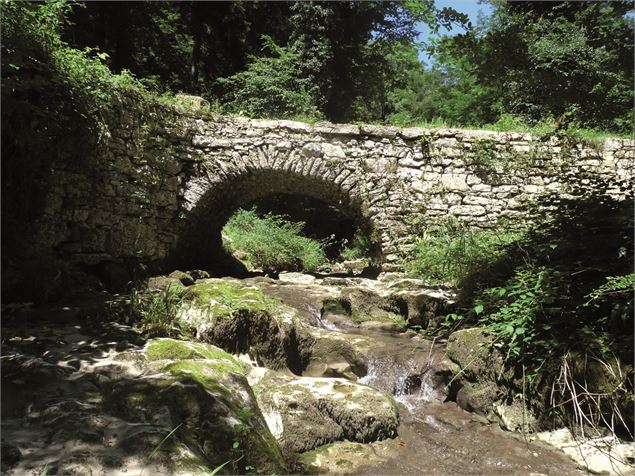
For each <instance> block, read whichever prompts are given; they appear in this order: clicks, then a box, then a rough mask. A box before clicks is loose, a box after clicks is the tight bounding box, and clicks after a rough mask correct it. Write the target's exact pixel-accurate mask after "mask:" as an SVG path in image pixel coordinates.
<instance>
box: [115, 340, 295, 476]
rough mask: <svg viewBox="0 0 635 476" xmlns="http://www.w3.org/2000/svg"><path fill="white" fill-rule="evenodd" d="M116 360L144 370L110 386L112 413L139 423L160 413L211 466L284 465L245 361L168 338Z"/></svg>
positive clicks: (269, 467)
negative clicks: (137, 376) (254, 391)
mask: <svg viewBox="0 0 635 476" xmlns="http://www.w3.org/2000/svg"><path fill="white" fill-rule="evenodd" d="M121 357H122V358H125V359H132V360H133V361H134V362H135V365H137V366H141V367H143V368H144V373H143V374H142V375H141V376H140V378H137V379H134V380H124V381H119V382H115V383H114V384H113V386H112V388H111V390H110V391H109V392H108V394H107V397H106V407H107V408H108V409H109V410H111V411H112V412H113V413H114V414H116V415H118V416H120V417H122V418H125V419H126V420H130V421H134V422H138V423H139V424H142V425H143V424H151V423H152V422H154V421H156V419H157V418H159V417H160V416H161V415H164V416H165V417H166V418H169V420H170V421H171V423H172V425H174V428H176V433H175V434H176V435H177V437H178V439H179V440H181V441H184V442H187V444H188V445H189V446H190V447H191V448H192V449H193V450H194V451H195V453H199V454H201V455H203V457H204V458H205V460H206V461H208V462H209V463H210V464H211V465H212V467H214V466H218V465H221V464H223V463H225V462H227V461H230V462H233V463H231V464H230V466H234V467H232V468H228V469H229V470H233V471H238V472H241V471H244V470H245V468H250V467H251V468H256V469H257V470H258V471H261V472H266V473H272V472H282V471H285V470H286V469H287V467H286V463H285V460H284V458H283V456H282V454H281V452H280V449H279V448H278V445H277V443H276V441H275V439H274V438H273V436H272V435H271V433H270V432H269V429H268V427H267V424H266V423H265V420H264V418H263V416H262V414H261V412H260V409H259V407H258V403H257V402H256V399H255V396H254V394H253V392H252V390H251V387H250V386H249V383H248V382H247V379H246V377H245V373H246V371H247V370H248V368H249V366H248V365H247V364H245V363H243V362H241V361H239V360H238V359H236V358H235V357H233V356H231V355H230V354H228V353H226V352H224V351H222V350H221V349H219V348H217V347H214V346H211V345H206V344H201V343H192V342H185V341H177V340H173V339H156V340H153V341H150V342H149V343H148V344H147V346H146V348H145V349H144V350H143V351H140V352H139V351H137V352H130V353H127V354H123V355H122V356H121ZM144 443H145V442H144V440H143V438H138V439H137V440H135V441H134V444H135V445H139V446H143V444H144Z"/></svg>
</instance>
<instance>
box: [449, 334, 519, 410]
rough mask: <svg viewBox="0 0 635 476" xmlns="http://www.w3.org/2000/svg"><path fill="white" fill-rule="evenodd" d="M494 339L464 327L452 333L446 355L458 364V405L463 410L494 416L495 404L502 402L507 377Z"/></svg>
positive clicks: (456, 392)
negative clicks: (502, 379)
mask: <svg viewBox="0 0 635 476" xmlns="http://www.w3.org/2000/svg"><path fill="white" fill-rule="evenodd" d="M492 340H493V338H492V337H491V336H489V335H487V334H486V333H485V332H484V331H483V330H482V329H479V328H472V329H462V330H459V331H456V332H454V333H452V334H451V335H450V337H449V339H448V344H447V348H446V355H447V357H448V358H449V359H450V360H451V361H452V362H454V363H455V364H456V365H457V368H456V369H455V375H454V388H455V390H454V391H455V395H456V402H457V404H458V405H459V406H460V407H461V408H463V409H464V410H467V411H471V412H476V413H478V414H480V415H485V416H488V417H489V418H495V415H494V405H495V404H497V403H501V399H502V397H503V394H504V393H505V389H504V388H503V386H502V385H499V383H500V380H501V378H506V377H508V375H507V374H506V373H505V369H504V363H503V358H502V356H501V355H500V353H499V352H498V351H497V350H496V349H494V348H493V347H492V345H491V344H492Z"/></svg>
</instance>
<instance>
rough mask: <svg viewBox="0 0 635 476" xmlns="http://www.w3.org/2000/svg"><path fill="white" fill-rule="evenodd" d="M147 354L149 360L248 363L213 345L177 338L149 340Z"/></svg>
mask: <svg viewBox="0 0 635 476" xmlns="http://www.w3.org/2000/svg"><path fill="white" fill-rule="evenodd" d="M146 355H147V356H148V359H149V360H186V359H214V360H223V361H229V362H231V363H232V364H234V365H236V366H237V367H241V368H244V366H245V365H246V364H244V363H243V362H241V361H239V360H238V359H236V358H235V357H234V356H233V355H231V354H228V353H227V352H225V351H224V350H221V349H219V348H218V347H215V346H213V345H209V344H201V343H198V342H187V341H179V340H175V339H154V340H152V341H150V342H148V346H147V347H146Z"/></svg>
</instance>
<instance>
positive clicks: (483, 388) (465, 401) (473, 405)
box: [456, 381, 502, 415]
mask: <svg viewBox="0 0 635 476" xmlns="http://www.w3.org/2000/svg"><path fill="white" fill-rule="evenodd" d="M501 394H502V392H501V390H500V389H499V388H498V386H497V385H495V384H492V382H490V381H484V382H469V381H465V382H463V385H462V386H461V388H460V389H459V391H458V392H457V394H456V403H457V404H458V405H459V406H460V407H461V408H463V409H464V410H467V411H469V412H476V413H478V414H480V415H490V414H492V412H493V411H494V404H495V402H497V401H499V399H500V397H501Z"/></svg>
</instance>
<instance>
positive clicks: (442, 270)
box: [406, 219, 521, 288]
mask: <svg viewBox="0 0 635 476" xmlns="http://www.w3.org/2000/svg"><path fill="white" fill-rule="evenodd" d="M520 234H521V232H519V231H513V230H505V229H499V230H481V229H470V228H468V227H466V226H465V225H463V224H462V223H461V222H459V221H457V220H452V219H450V220H447V221H445V222H442V223H440V224H438V225H435V226H433V227H430V228H428V229H426V230H425V232H424V233H423V236H421V237H420V238H419V240H418V241H417V243H416V245H415V248H414V251H413V253H412V256H411V258H410V259H409V260H408V261H406V270H407V272H408V273H409V274H411V275H412V276H415V277H418V278H420V279H424V280H426V281H429V282H436V283H439V282H445V283H449V284H452V285H455V286H461V287H469V288H471V287H473V286H474V285H475V283H470V282H468V278H472V277H474V276H475V275H476V274H478V272H479V270H481V269H483V268H484V267H485V265H486V264H488V263H491V262H493V261H496V260H498V259H501V258H503V257H504V256H505V254H506V251H507V249H506V245H507V244H509V243H511V242H512V241H514V240H516V239H518V237H519V236H520Z"/></svg>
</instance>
